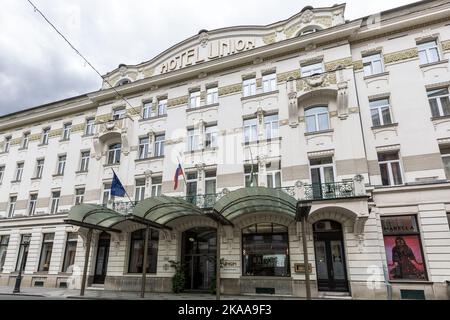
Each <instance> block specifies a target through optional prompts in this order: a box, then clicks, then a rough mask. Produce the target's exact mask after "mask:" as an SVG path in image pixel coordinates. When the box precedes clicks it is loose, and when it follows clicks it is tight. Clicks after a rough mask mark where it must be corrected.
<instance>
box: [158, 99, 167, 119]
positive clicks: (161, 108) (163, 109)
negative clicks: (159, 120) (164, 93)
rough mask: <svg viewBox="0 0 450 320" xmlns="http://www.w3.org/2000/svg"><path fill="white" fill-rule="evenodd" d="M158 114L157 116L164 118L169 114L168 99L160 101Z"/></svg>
mask: <svg viewBox="0 0 450 320" xmlns="http://www.w3.org/2000/svg"><path fill="white" fill-rule="evenodd" d="M157 112H158V114H157V116H163V115H166V114H167V99H159V100H158V110H157Z"/></svg>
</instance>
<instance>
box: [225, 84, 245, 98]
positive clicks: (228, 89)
mask: <svg viewBox="0 0 450 320" xmlns="http://www.w3.org/2000/svg"><path fill="white" fill-rule="evenodd" d="M241 91H242V84H240V83H238V84H232V85H229V86H225V87H220V88H219V96H225V95H228V94H233V93H237V92H241Z"/></svg>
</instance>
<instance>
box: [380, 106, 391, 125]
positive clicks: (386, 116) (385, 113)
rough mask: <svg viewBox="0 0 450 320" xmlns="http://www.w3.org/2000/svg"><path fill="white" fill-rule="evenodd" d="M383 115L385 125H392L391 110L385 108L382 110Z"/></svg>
mask: <svg viewBox="0 0 450 320" xmlns="http://www.w3.org/2000/svg"><path fill="white" fill-rule="evenodd" d="M381 115H382V116H383V124H384V125H386V124H391V123H392V120H391V110H390V108H389V107H383V108H381Z"/></svg>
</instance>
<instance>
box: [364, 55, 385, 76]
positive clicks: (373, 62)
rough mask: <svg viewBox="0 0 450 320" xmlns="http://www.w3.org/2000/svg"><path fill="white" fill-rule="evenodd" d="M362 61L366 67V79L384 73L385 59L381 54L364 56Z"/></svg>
mask: <svg viewBox="0 0 450 320" xmlns="http://www.w3.org/2000/svg"><path fill="white" fill-rule="evenodd" d="M362 61H363V66H364V75H365V76H366V77H367V76H371V75H374V74H380V73H383V59H382V56H381V53H375V54H371V55H369V56H364V57H363V58H362Z"/></svg>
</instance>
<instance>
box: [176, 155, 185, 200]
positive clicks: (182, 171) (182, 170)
mask: <svg viewBox="0 0 450 320" xmlns="http://www.w3.org/2000/svg"><path fill="white" fill-rule="evenodd" d="M177 160H178V164H179V165H180V167H181V173H183V181H184V185H185V186H186V192H187V181H186V176H185V174H184V168H183V166H182V165H181V161H180V158H178V156H177Z"/></svg>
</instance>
